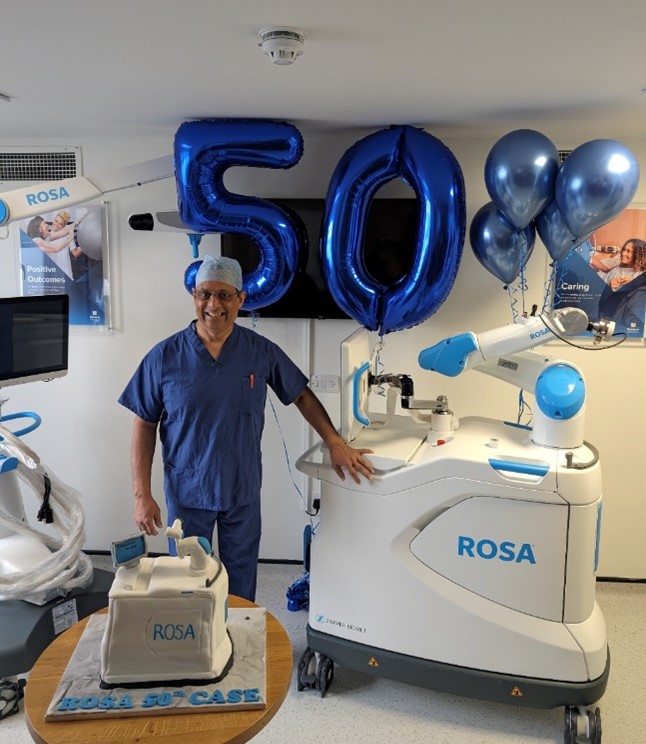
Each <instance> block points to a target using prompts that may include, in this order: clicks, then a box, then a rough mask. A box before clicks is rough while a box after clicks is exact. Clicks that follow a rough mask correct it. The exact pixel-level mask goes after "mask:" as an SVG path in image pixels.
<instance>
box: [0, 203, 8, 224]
mask: <svg viewBox="0 0 646 744" xmlns="http://www.w3.org/2000/svg"><path fill="white" fill-rule="evenodd" d="M8 219H9V209H8V208H7V205H6V204H5V203H4V202H3V201H2V199H0V225H4V223H5V222H6V221H7V220H8Z"/></svg>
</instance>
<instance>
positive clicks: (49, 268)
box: [19, 205, 108, 326]
mask: <svg viewBox="0 0 646 744" xmlns="http://www.w3.org/2000/svg"><path fill="white" fill-rule="evenodd" d="M19 228H20V272H21V286H22V294H23V296H31V295H49V294H67V295H69V298H70V323H71V324H74V325H86V326H88V325H95V326H103V325H105V324H106V302H107V299H108V296H107V295H108V289H107V287H108V283H107V277H106V276H105V270H104V258H105V246H106V229H105V206H102V205H97V206H94V205H90V206H88V205H84V206H81V207H71V208H69V209H62V210H58V211H56V212H43V213H42V214H41V215H38V216H37V217H31V218H29V219H25V220H21V221H20V223H19Z"/></svg>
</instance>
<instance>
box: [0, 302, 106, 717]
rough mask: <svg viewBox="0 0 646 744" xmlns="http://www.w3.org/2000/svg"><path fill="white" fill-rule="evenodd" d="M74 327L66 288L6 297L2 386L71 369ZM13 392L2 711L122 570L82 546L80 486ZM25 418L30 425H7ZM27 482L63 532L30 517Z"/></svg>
mask: <svg viewBox="0 0 646 744" xmlns="http://www.w3.org/2000/svg"><path fill="white" fill-rule="evenodd" d="M68 334H69V302H68V297H67V295H46V296H27V297H2V298H0V388H4V387H6V386H9V385H18V384H25V383H29V382H36V381H43V380H52V379H54V378H57V377H62V376H64V375H65V374H66V373H67V346H68ZM6 402H7V399H4V400H0V628H1V632H0V720H1V719H2V718H5V717H6V716H8V715H11V714H12V713H16V712H17V711H18V702H19V699H20V696H21V694H22V684H23V682H24V680H18V675H19V674H23V673H25V672H28V671H29V670H30V669H31V668H32V666H33V665H34V663H35V661H36V659H37V658H38V657H39V656H40V654H41V653H42V651H43V650H44V649H45V648H46V647H47V646H48V645H49V644H50V643H51V642H52V641H53V640H54V639H55V638H56V637H57V636H58V635H59V634H60V633H62V632H63V631H64V630H66V629H67V628H68V627H70V626H71V625H72V624H74V623H75V622H77V621H78V620H79V619H81V618H83V617H86V616H87V615H89V614H91V613H93V612H95V611H96V610H99V609H100V608H102V607H105V606H106V605H107V604H108V591H109V589H110V586H111V583H112V579H113V574H112V573H111V572H109V571H102V570H100V569H96V570H94V569H93V567H92V563H91V561H90V558H89V557H88V556H87V555H85V554H84V553H83V552H82V547H83V543H84V541H85V517H84V514H83V507H82V505H81V496H80V494H79V493H77V492H76V491H75V490H74V489H73V488H70V487H69V486H67V485H66V484H65V483H63V482H62V481H61V480H59V479H58V478H57V477H56V476H55V474H54V473H53V472H52V471H51V470H50V469H49V468H47V467H46V466H45V465H44V464H43V463H41V461H40V458H39V456H38V455H37V454H36V453H35V452H34V451H33V450H32V449H31V448H30V447H29V446H28V445H26V444H25V443H24V441H23V439H22V438H23V437H24V436H26V435H27V434H29V433H31V432H32V431H34V430H35V429H37V428H38V426H39V425H40V423H41V418H40V416H39V415H38V414H36V413H33V412H31V411H23V412H19V413H11V414H6V415H2V410H1V409H2V406H3V404H4V403H6ZM24 419H27V420H28V422H29V423H28V425H27V426H24V423H25V422H24ZM15 422H18V424H16V423H15ZM16 426H19V427H22V428H13V430H10V429H9V428H8V427H16ZM21 482H22V483H23V484H24V485H25V486H28V487H29V490H31V491H32V492H33V493H34V494H35V496H36V497H37V499H38V500H39V501H40V502H41V503H40V509H39V510H38V519H39V521H41V522H45V523H48V524H49V525H50V526H51V527H52V528H53V531H54V534H52V530H49V531H45V530H39V529H36V528H35V527H33V526H32V525H31V524H30V522H29V520H28V518H27V514H26V509H25V506H24V503H23V490H24V489H21Z"/></svg>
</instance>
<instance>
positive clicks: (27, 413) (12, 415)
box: [0, 411, 43, 437]
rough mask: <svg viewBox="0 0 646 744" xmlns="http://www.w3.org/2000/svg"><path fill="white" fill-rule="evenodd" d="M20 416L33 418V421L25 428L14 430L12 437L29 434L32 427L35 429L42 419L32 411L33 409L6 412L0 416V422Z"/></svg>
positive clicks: (13, 419) (32, 429)
mask: <svg viewBox="0 0 646 744" xmlns="http://www.w3.org/2000/svg"><path fill="white" fill-rule="evenodd" d="M20 418H31V419H33V423H31V424H29V426H27V427H26V428H25V429H20V431H14V432H12V434H13V435H14V437H22V436H24V435H25V434H29V433H30V432H32V431H34V429H37V428H38V427H39V426H40V425H41V424H42V423H43V420H42V419H41V417H40V416H39V415H38V414H37V413H34V412H33V411H21V412H20V413H8V414H7V415H6V416H0V422H3V421H15V420H16V419H20Z"/></svg>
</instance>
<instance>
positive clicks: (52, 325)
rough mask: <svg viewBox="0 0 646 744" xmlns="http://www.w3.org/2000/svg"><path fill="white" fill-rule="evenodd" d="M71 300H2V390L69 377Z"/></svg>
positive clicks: (63, 297)
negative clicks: (12, 386)
mask: <svg viewBox="0 0 646 744" xmlns="http://www.w3.org/2000/svg"><path fill="white" fill-rule="evenodd" d="M68 344H69V298H68V296H67V295H64V294H56V295H42V296H29V297H0V387H5V386H8V385H20V384H22V383H26V382H35V381H37V380H51V379H53V378H55V377H62V376H63V375H65V374H67V363H68Z"/></svg>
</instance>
